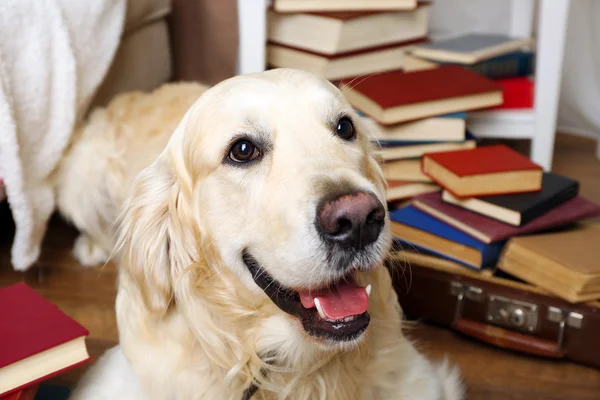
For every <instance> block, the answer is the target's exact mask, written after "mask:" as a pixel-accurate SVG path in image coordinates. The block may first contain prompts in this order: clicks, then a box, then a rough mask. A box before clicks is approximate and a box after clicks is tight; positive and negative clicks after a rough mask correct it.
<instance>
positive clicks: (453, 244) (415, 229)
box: [390, 205, 504, 269]
mask: <svg viewBox="0 0 600 400" xmlns="http://www.w3.org/2000/svg"><path fill="white" fill-rule="evenodd" d="M390 219H391V220H392V232H393V233H394V235H395V236H396V238H397V239H399V240H400V241H403V242H404V243H405V244H409V245H410V246H414V247H415V248H417V249H425V250H427V251H429V252H433V253H435V254H438V255H441V256H443V257H445V258H448V259H451V260H454V261H457V262H459V263H462V264H464V265H467V266H469V267H472V268H477V269H480V268H484V267H487V266H491V265H494V264H495V263H496V260H497V259H498V256H499V255H500V252H501V251H502V247H503V246H504V242H497V243H493V244H487V243H484V242H482V241H480V240H477V239H475V238H473V237H472V236H470V235H467V234H466V233H464V232H462V231H461V230H459V229H456V228H455V227H453V226H451V225H449V224H446V223H445V222H443V221H440V220H438V219H436V218H434V217H432V216H430V215H429V214H427V213H424V212H422V211H420V210H418V209H417V208H415V207H414V206H411V205H409V206H406V207H403V208H400V209H398V210H394V211H392V212H390ZM406 227H408V229H406Z"/></svg>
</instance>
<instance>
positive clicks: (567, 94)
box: [430, 0, 600, 140]
mask: <svg viewBox="0 0 600 400" xmlns="http://www.w3.org/2000/svg"><path fill="white" fill-rule="evenodd" d="M511 3H512V2H510V1H498V0H439V1H434V2H433V6H432V10H431V17H430V34H431V37H432V38H433V39H439V38H444V37H451V36H457V35H460V34H463V33H467V32H489V33H505V34H509V33H510V26H511V13H510V11H511V9H510V7H511ZM599 16H600V1H598V0H576V1H571V2H570V7H569V19H568V23H567V37H566V44H565V53H564V61H563V72H562V82H561V93H560V98H559V109H558V116H557V126H558V129H557V130H559V131H563V132H566V131H570V132H573V133H580V134H583V135H586V136H591V137H594V138H597V139H599V140H600V113H599V112H598V108H599V107H600V75H599V74H598V71H600V25H599V24H598V22H597V20H598V17H599Z"/></svg>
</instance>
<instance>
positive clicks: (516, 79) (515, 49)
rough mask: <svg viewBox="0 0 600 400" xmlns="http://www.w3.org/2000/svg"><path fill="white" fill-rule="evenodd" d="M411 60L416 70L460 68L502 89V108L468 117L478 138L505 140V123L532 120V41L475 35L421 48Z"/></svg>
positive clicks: (506, 127) (411, 56)
mask: <svg viewBox="0 0 600 400" xmlns="http://www.w3.org/2000/svg"><path fill="white" fill-rule="evenodd" d="M408 58H409V63H408V64H409V65H410V66H413V69H414V68H418V69H426V68H436V67H439V66H441V65H448V64H453V65H461V66H463V67H465V68H468V69H470V70H471V71H474V72H477V73H478V74H481V75H483V76H486V77H487V78H489V79H492V80H494V81H495V82H496V83H497V84H498V85H500V86H501V87H502V91H503V97H504V102H503V104H501V105H498V106H494V107H491V108H489V109H486V110H482V111H476V112H472V113H469V115H468V127H469V129H470V130H471V131H472V132H473V133H474V134H475V135H477V136H479V135H488V136H500V137H503V136H506V134H507V132H506V130H507V129H510V128H508V127H509V126H510V125H507V124H506V122H509V121H513V122H515V123H518V122H519V121H521V122H524V121H528V120H529V119H531V118H532V117H533V106H534V91H535V77H534V73H535V52H534V50H533V43H532V41H531V40H530V39H518V38H511V37H508V36H506V35H499V34H476V33H472V34H466V35H461V36H458V37H454V38H451V39H447V40H439V41H436V42H433V43H424V44H420V45H419V46H416V47H415V48H414V49H413V51H412V52H411V54H410V55H409V56H408ZM512 133H514V134H524V132H512Z"/></svg>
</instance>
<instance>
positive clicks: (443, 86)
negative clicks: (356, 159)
mask: <svg viewBox="0 0 600 400" xmlns="http://www.w3.org/2000/svg"><path fill="white" fill-rule="evenodd" d="M341 86H342V87H344V86H345V87H348V88H349V90H353V91H356V92H358V93H360V94H362V95H363V96H365V97H367V98H369V99H370V100H372V101H373V102H375V103H376V104H377V105H379V106H380V107H381V108H382V109H387V108H392V107H398V106H402V105H407V104H415V103H422V102H427V101H434V100H442V99H448V98H452V97H462V96H469V95H475V94H483V93H490V92H501V91H502V87H501V86H500V85H498V84H496V83H495V82H493V81H491V80H489V79H487V78H486V77H483V76H481V75H479V74H477V73H475V72H472V71H469V70H468V69H466V68H464V67H462V66H458V65H445V66H441V67H439V68H434V69H429V70H422V71H415V72H404V71H390V72H386V73H382V74H378V75H374V76H370V77H368V78H366V79H361V80H352V79H342V81H341Z"/></svg>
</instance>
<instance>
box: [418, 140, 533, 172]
mask: <svg viewBox="0 0 600 400" xmlns="http://www.w3.org/2000/svg"><path fill="white" fill-rule="evenodd" d="M424 157H427V158H430V159H431V160H433V161H434V162H436V163H437V164H439V165H441V166H443V167H444V168H446V169H447V170H449V171H451V172H452V173H454V174H455V175H457V176H460V177H463V176H472V175H484V174H493V173H499V172H511V171H528V170H539V171H542V170H543V169H542V167H540V166H539V165H537V164H535V163H534V162H533V161H531V160H530V159H529V158H527V157H525V156H524V155H522V154H521V153H519V152H518V151H516V150H513V149H511V148H510V147H508V146H506V145H503V144H500V145H493V146H482V147H477V148H475V149H467V150H456V151H449V152H440V153H428V154H426V155H425V156H424Z"/></svg>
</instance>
